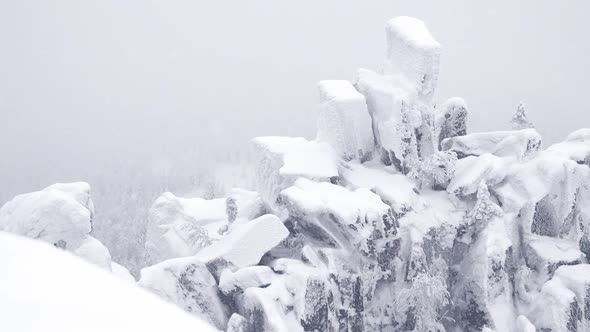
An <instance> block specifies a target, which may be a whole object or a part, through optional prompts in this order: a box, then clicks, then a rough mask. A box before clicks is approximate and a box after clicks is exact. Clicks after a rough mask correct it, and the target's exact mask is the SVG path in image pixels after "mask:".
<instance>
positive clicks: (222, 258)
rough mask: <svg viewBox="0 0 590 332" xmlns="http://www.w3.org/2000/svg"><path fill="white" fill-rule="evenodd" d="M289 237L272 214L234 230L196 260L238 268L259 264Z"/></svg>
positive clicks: (199, 253) (281, 224)
mask: <svg viewBox="0 0 590 332" xmlns="http://www.w3.org/2000/svg"><path fill="white" fill-rule="evenodd" d="M288 235H289V230H288V229H287V228H286V227H285V225H283V223H282V222H281V220H280V219H279V218H278V217H276V216H274V215H271V214H267V215H264V216H261V217H259V218H256V219H254V220H252V221H249V222H247V223H244V224H241V225H239V226H238V227H234V228H233V229H232V230H231V232H229V233H228V234H227V235H225V236H224V237H223V238H221V239H220V240H219V241H217V242H215V243H213V244H211V245H210V246H208V247H205V248H203V249H202V250H201V251H199V252H198V253H197V255H196V256H195V257H197V258H198V259H199V260H201V261H202V262H205V263H212V264H214V263H218V262H223V263H228V264H230V265H231V266H232V267H235V268H238V269H239V268H243V267H247V266H251V265H256V264H258V262H260V259H261V258H262V256H263V255H264V254H265V253H266V252H268V251H269V250H270V249H272V248H274V247H275V246H276V245H278V244H279V243H280V242H281V241H283V240H284V239H285V238H287V236H288Z"/></svg>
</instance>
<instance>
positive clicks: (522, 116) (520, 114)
mask: <svg viewBox="0 0 590 332" xmlns="http://www.w3.org/2000/svg"><path fill="white" fill-rule="evenodd" d="M510 123H511V124H512V129H514V130H520V129H527V128H535V125H533V124H532V123H531V122H529V120H528V119H527V116H526V111H525V108H524V103H522V102H521V103H520V104H518V108H517V109H516V112H514V115H513V116H512V120H511V121H510Z"/></svg>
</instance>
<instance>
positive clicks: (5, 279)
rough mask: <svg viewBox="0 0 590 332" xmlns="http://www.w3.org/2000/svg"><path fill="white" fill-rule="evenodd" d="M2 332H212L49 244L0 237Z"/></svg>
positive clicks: (197, 322)
mask: <svg viewBox="0 0 590 332" xmlns="http://www.w3.org/2000/svg"><path fill="white" fill-rule="evenodd" d="M0 266H2V282H0V294H2V295H1V296H0V311H1V312H2V322H1V323H0V324H1V326H2V328H1V329H2V331H23V332H36V331H45V332H78V331H81V330H83V331H89V332H104V331H145V332H152V331H153V332H156V331H178V332H189V331H191V332H193V331H202V332H209V331H215V329H214V328H213V327H211V326H209V325H208V324H206V323H204V322H203V321H201V320H199V319H196V318H194V317H191V316H190V315H188V314H187V313H185V312H183V311H182V310H180V309H179V308H176V307H174V306H173V305H171V304H169V303H166V302H165V301H162V300H161V299H159V298H158V297H156V296H154V295H153V294H150V293H149V292H146V291H145V290H143V289H141V288H140V287H137V286H136V285H134V284H132V283H128V282H125V281H123V280H120V279H119V278H117V277H116V276H114V275H112V274H110V273H107V272H105V271H104V270H103V269H100V268H98V267H96V266H95V265H93V264H89V263H87V262H85V261H83V260H82V259H80V258H78V257H76V256H74V255H72V254H70V253H68V252H65V251H63V250H58V249H56V248H54V247H53V246H52V245H47V244H45V243H43V242H41V241H34V240H31V239H27V238H24V237H20V236H16V235H13V234H8V233H5V232H0Z"/></svg>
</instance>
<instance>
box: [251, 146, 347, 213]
mask: <svg viewBox="0 0 590 332" xmlns="http://www.w3.org/2000/svg"><path fill="white" fill-rule="evenodd" d="M253 143H254V146H255V148H256V155H257V163H256V188H257V191H258V192H259V193H260V194H261V195H262V197H263V199H264V201H265V202H266V203H268V204H269V205H270V206H271V207H275V206H276V199H277V197H278V195H279V192H280V191H281V190H283V189H285V188H287V187H289V186H291V185H292V183H293V181H295V179H296V178H298V177H306V178H309V179H314V180H318V181H331V180H332V181H333V180H334V179H337V178H338V158H337V154H336V152H334V150H333V149H332V148H331V147H330V145H329V144H327V143H322V142H315V141H308V140H306V139H304V138H302V137H258V138H255V139H254V140H253Z"/></svg>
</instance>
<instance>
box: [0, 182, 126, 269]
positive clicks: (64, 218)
mask: <svg viewBox="0 0 590 332" xmlns="http://www.w3.org/2000/svg"><path fill="white" fill-rule="evenodd" d="M93 215H94V205H93V203H92V199H91V196H90V186H89V185H88V184H87V183H85V182H74V183H56V184H54V185H51V186H49V187H47V188H45V189H43V190H40V191H35V192H31V193H27V194H22V195H18V196H16V197H15V198H14V199H13V200H11V201H9V202H8V203H6V204H4V206H2V208H0V231H6V232H10V233H14V234H18V235H22V236H26V237H29V238H32V239H38V240H41V241H45V242H48V243H50V244H52V245H54V246H55V247H58V248H61V249H65V250H67V251H70V252H72V253H74V254H76V255H77V256H79V257H82V258H83V259H85V260H86V261H88V262H90V263H93V264H96V265H98V266H100V267H102V268H104V269H105V270H107V271H112V264H114V262H112V261H111V254H110V253H109V250H108V249H107V248H106V247H105V246H104V245H103V244H102V243H101V242H100V241H98V240H97V239H95V238H94V237H92V236H90V232H91V231H92V218H93Z"/></svg>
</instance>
